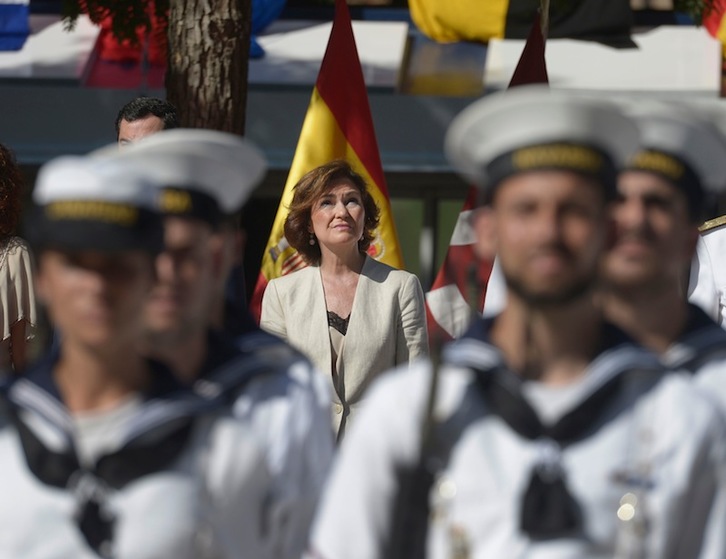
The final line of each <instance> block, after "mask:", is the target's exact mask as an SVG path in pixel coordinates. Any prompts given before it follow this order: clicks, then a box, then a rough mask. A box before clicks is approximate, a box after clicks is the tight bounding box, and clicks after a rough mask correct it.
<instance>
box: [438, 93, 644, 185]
mask: <svg viewBox="0 0 726 559" xmlns="http://www.w3.org/2000/svg"><path fill="white" fill-rule="evenodd" d="M637 146H638V130H637V128H636V126H635V125H634V124H633V123H631V122H630V121H629V119H628V118H627V117H625V116H624V115H623V114H622V112H621V111H620V110H619V108H618V107H617V106H616V105H613V104H610V103H608V102H607V101H605V100H601V99H596V98H592V97H585V96H577V95H573V94H567V93H565V92H563V91H557V90H551V89H549V88H548V87H546V86H541V85H533V86H521V87H517V88H514V89H511V90H507V91H503V92H500V93H495V94H491V95H488V96H486V97H484V98H482V99H480V100H478V101H476V102H474V103H473V104H472V105H470V106H469V107H467V108H466V109H464V110H463V111H462V112H461V113H460V114H459V115H458V116H457V117H456V118H455V119H454V120H453V122H452V124H451V126H450V127H449V130H448V132H447V134H446V141H445V152H446V155H447V157H448V159H449V161H450V162H451V164H452V165H453V166H454V168H455V169H456V170H458V171H459V172H460V173H461V174H462V175H463V176H464V177H465V178H467V179H468V180H470V181H472V182H474V183H475V184H477V185H478V186H479V187H480V188H483V189H484V190H485V191H491V190H492V189H494V187H496V185H497V184H499V183H500V182H501V181H502V180H503V179H505V178H507V177H508V176H511V175H513V174H515V173H520V172H526V171H533V170H538V169H563V170H571V171H574V172H578V173H582V174H586V175H589V176H593V177H594V178H596V179H598V180H600V181H601V182H602V183H603V184H604V186H606V187H607V188H608V189H609V190H613V189H614V187H615V178H616V173H617V169H618V168H619V167H620V165H622V164H623V163H624V162H625V161H626V159H627V158H628V157H629V156H630V155H631V154H632V153H633V152H634V151H635V149H636V148H637Z"/></svg>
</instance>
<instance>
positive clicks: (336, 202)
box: [310, 179, 366, 252]
mask: <svg viewBox="0 0 726 559" xmlns="http://www.w3.org/2000/svg"><path fill="white" fill-rule="evenodd" d="M365 217H366V216H365V209H364V208H363V197H362V196H361V193H360V191H359V190H358V189H357V188H356V187H355V185H354V184H353V183H352V182H351V181H350V180H348V179H339V180H337V181H335V182H333V183H332V185H331V186H330V188H329V189H328V190H327V191H326V192H325V193H324V194H323V195H322V196H321V197H320V198H318V199H317V200H316V201H315V203H314V204H313V208H312V211H311V214H310V222H311V224H310V226H311V227H312V231H311V232H312V233H313V234H314V235H315V237H316V238H317V240H318V243H320V247H321V249H323V248H328V249H330V250H333V251H337V250H339V249H340V248H346V247H349V248H350V250H354V251H356V252H357V251H358V241H359V240H360V238H361V237H362V236H363V230H364V226H365Z"/></svg>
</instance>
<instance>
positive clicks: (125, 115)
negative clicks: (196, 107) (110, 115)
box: [116, 97, 179, 138]
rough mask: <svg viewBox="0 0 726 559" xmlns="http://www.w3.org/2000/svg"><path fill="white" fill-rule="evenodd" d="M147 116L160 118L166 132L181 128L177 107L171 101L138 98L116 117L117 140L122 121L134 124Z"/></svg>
mask: <svg viewBox="0 0 726 559" xmlns="http://www.w3.org/2000/svg"><path fill="white" fill-rule="evenodd" d="M147 116H156V117H159V118H160V119H161V121H162V123H163V124H164V130H169V129H171V128H178V127H179V117H178V116H177V113H176V107H175V106H174V105H172V104H171V103H169V101H165V100H164V99H158V98H156V97H137V98H136V99H133V100H132V101H129V102H128V103H126V104H125V105H124V106H123V107H121V110H120V111H119V112H118V116H117V117H116V138H118V133H119V129H120V127H121V121H122V120H125V121H126V122H133V121H135V120H139V119H140V118H146V117H147Z"/></svg>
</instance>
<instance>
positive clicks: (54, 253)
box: [37, 250, 154, 350]
mask: <svg viewBox="0 0 726 559" xmlns="http://www.w3.org/2000/svg"><path fill="white" fill-rule="evenodd" d="M153 284H154V271H153V259H152V257H151V255H149V254H147V253H145V252H143V251H123V252H119V253H114V254H109V253H103V252H95V251H80V252H65V251H59V250H46V251H43V253H41V255H40V258H39V266H38V277H37V287H38V294H39V295H40V297H41V299H42V300H43V302H44V303H45V304H46V307H47V309H48V314H49V317H50V319H51V322H52V323H53V325H54V326H55V327H56V328H57V329H58V330H59V331H60V332H61V335H62V339H63V340H64V343H75V344H80V345H83V346H86V347H89V348H94V349H97V350H103V349H109V348H111V347H123V346H124V345H129V344H136V343H137V341H138V336H139V335H140V332H141V319H142V316H143V313H142V310H143V306H144V303H145V302H146V298H147V296H148V294H149V292H150V290H151V288H152V286H153Z"/></svg>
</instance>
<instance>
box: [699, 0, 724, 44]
mask: <svg viewBox="0 0 726 559" xmlns="http://www.w3.org/2000/svg"><path fill="white" fill-rule="evenodd" d="M724 13H726V0H715V1H714V2H712V3H711V6H710V7H709V8H708V9H707V10H706V12H705V13H704V16H703V21H702V23H703V26H704V27H705V28H706V29H707V30H708V32H709V33H710V34H711V35H712V36H713V37H715V38H716V39H718V40H719V41H721V43H722V44H723V43H726V18H724Z"/></svg>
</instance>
